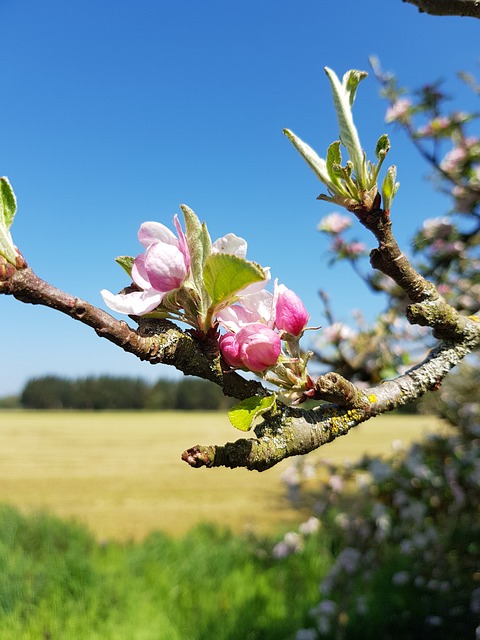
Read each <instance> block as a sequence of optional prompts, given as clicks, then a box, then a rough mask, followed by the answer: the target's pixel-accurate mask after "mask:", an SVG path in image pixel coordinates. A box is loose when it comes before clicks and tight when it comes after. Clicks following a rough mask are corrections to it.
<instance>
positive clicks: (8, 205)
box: [0, 177, 18, 264]
mask: <svg viewBox="0 0 480 640" xmlns="http://www.w3.org/2000/svg"><path fill="white" fill-rule="evenodd" d="M16 211H17V200H16V198H15V194H14V192H13V189H12V187H11V185H10V182H9V181H8V178H5V177H3V178H0V255H2V256H3V257H4V258H6V260H8V261H9V262H11V263H12V264H15V262H16V258H17V255H18V254H17V252H16V251H15V246H14V244H13V240H12V236H11V234H10V227H11V226H12V222H13V219H14V217H15V213H16Z"/></svg>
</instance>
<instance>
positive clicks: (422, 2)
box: [402, 0, 480, 18]
mask: <svg viewBox="0 0 480 640" xmlns="http://www.w3.org/2000/svg"><path fill="white" fill-rule="evenodd" d="M402 1H403V2H407V3H409V4H413V5H415V6H416V7H418V10H419V11H420V13H429V14H430V15H432V16H461V17H469V18H480V2H479V0H402Z"/></svg>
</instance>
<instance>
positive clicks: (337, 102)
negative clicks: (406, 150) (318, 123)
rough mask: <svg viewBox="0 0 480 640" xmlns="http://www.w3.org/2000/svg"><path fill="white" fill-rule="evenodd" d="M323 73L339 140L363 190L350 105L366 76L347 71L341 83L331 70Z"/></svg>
mask: <svg viewBox="0 0 480 640" xmlns="http://www.w3.org/2000/svg"><path fill="white" fill-rule="evenodd" d="M325 73H326V74H327V76H328V79H329V80H330V85H331V88H332V95H333V104H334V107H335V111H336V114H337V120H338V125H339V127H340V140H341V141H342V144H343V145H344V146H345V147H346V148H347V151H348V155H349V156H350V160H351V161H352V162H353V166H354V170H355V177H356V179H357V182H358V186H359V187H360V189H363V188H364V187H365V176H364V168H363V164H364V163H363V151H362V147H361V145H360V139H359V137H358V133H357V129H356V127H355V124H354V122H353V116H352V105H353V101H354V100H355V93H356V90H357V86H358V84H359V83H360V81H361V80H363V78H365V77H366V76H367V74H366V73H365V72H364V71H356V70H351V71H347V73H346V74H345V75H344V76H343V79H342V82H340V80H339V79H338V77H337V76H336V74H335V72H334V71H332V69H329V68H328V67H325Z"/></svg>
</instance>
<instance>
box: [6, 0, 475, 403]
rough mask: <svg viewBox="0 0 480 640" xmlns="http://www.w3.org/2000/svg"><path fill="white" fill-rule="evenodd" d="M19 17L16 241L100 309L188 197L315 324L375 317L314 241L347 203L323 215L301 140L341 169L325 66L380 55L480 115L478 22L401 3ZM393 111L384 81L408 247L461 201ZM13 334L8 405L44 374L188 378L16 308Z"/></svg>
mask: <svg viewBox="0 0 480 640" xmlns="http://www.w3.org/2000/svg"><path fill="white" fill-rule="evenodd" d="M0 21H1V24H2V38H1V40H0V52H1V59H2V76H1V82H2V100H1V106H0V113H1V120H0V121H1V127H2V135H1V154H0V174H1V175H7V176H8V177H9V178H10V180H11V182H12V184H13V186H14V189H15V191H16V193H17V197H18V202H19V211H18V214H17V218H16V220H15V223H14V226H13V229H12V232H13V237H14V240H15V242H16V244H17V245H18V246H19V248H20V250H21V251H22V252H23V254H24V255H25V257H26V259H27V261H28V263H29V265H30V266H31V267H32V268H33V269H34V270H35V272H36V273H37V274H38V275H39V276H41V277H42V278H44V279H46V280H48V281H50V282H51V283H53V284H55V285H57V286H58V287H60V288H63V289H65V290H67V291H68V292H70V293H73V294H75V295H78V296H79V297H82V298H84V299H87V300H88V301H90V302H92V303H93V304H96V305H100V306H103V301H102V299H101V297H100V295H99V291H100V289H103V288H108V289H110V290H112V291H118V290H119V289H121V288H122V287H123V286H125V285H126V284H127V282H126V279H125V278H124V277H123V275H124V274H123V271H122V270H121V269H120V268H119V267H118V266H117V265H116V264H115V262H114V258H115V257H116V256H117V255H124V254H129V255H136V254H137V253H138V252H139V251H140V248H141V247H140V245H139V244H138V241H137V237H136V234H137V230H138V227H139V225H140V224H141V223H142V222H143V221H146V220H158V221H161V222H163V223H164V224H169V225H170V224H171V220H172V217H173V215H174V214H175V213H177V212H179V204H180V203H186V204H188V205H189V206H190V207H191V208H192V209H193V210H194V211H195V212H196V213H197V215H198V216H199V217H200V218H201V219H202V220H206V221H207V224H208V227H209V230H210V233H211V235H212V238H213V239H215V238H217V237H219V236H221V235H224V234H225V233H227V232H234V233H236V234H237V235H240V236H243V237H244V238H245V239H246V240H247V241H248V243H249V257H250V258H251V259H253V260H256V261H257V262H260V263H261V264H263V265H264V266H270V267H271V268H272V273H273V275H274V277H278V278H279V280H280V281H281V282H283V283H284V284H286V285H287V286H288V287H290V288H292V289H294V290H295V291H296V292H297V293H298V294H299V295H300V296H301V297H302V298H303V299H304V301H305V303H306V306H307V307H308V309H309V311H310V313H311V316H312V323H313V324H322V323H324V319H323V317H322V315H321V305H320V302H319V298H318V296H317V291H318V289H319V288H323V289H326V290H328V291H330V293H331V294H332V300H333V305H334V309H335V311H336V312H337V314H338V316H339V317H340V318H344V319H345V318H348V315H349V312H350V310H351V309H353V308H363V309H364V310H365V311H366V313H367V314H371V313H372V311H373V310H375V309H376V308H377V307H378V301H377V300H376V299H375V298H372V297H371V296H370V295H369V294H368V292H367V291H366V289H365V288H364V287H363V285H362V284H361V283H360V282H359V281H358V280H356V279H355V277H354V276H353V275H352V274H351V273H350V271H349V270H348V268H346V267H345V268H343V267H342V268H335V269H329V268H328V267H327V260H328V254H327V253H326V249H327V239H326V238H323V237H322V236H321V235H320V234H319V233H318V232H317V231H316V230H315V227H316V225H317V223H318V221H319V220H320V218H322V217H323V216H325V215H327V214H328V213H330V212H332V211H333V210H334V208H332V207H331V206H329V205H328V204H326V203H320V202H318V201H316V196H317V195H318V194H319V193H320V192H321V191H322V187H321V185H320V183H319V182H318V181H317V180H316V178H315V176H314V175H313V174H312V173H311V172H310V170H309V169H308V167H307V166H306V165H305V164H304V163H303V161H302V160H301V158H300V157H299V156H298V155H297V153H296V151H295V150H294V149H293V147H292V146H291V145H290V143H289V142H288V141H287V139H286V138H285V137H284V136H283V134H282V129H283V128H284V127H288V128H290V129H292V130H293V131H295V133H297V134H298V135H299V136H300V137H302V138H303V139H304V140H305V141H307V142H308V143H309V144H310V145H311V146H313V147H314V148H315V149H316V150H317V152H319V153H320V154H321V155H324V153H325V150H326V148H327V147H328V145H329V144H330V142H332V141H333V140H334V139H336V138H337V135H338V132H337V126H336V122H335V117H334V112H333V108H332V105H331V102H330V98H329V89H328V82H327V79H326V76H325V75H324V73H323V67H324V66H330V67H332V68H333V69H335V70H336V71H337V73H338V74H339V75H340V74H343V73H344V72H345V71H346V70H347V69H350V68H359V69H366V70H368V69H369V66H368V57H369V56H370V55H371V54H376V55H377V56H379V57H380V59H381V62H382V64H383V66H384V68H385V69H388V70H392V71H394V72H396V73H397V74H398V76H399V78H400V80H401V83H402V84H405V85H408V86H413V87H414V86H418V85H420V84H421V83H424V82H426V81H431V80H434V79H437V78H439V77H441V78H444V79H445V81H446V84H445V87H446V88H447V89H448V90H449V92H450V93H452V94H453V95H455V96H458V102H459V105H460V106H465V107H466V108H468V107H470V108H474V107H473V106H472V104H473V103H472V97H471V96H470V94H469V93H468V91H466V90H465V88H464V87H463V86H462V84H461V83H460V82H459V81H457V80H456V78H455V74H456V72H457V71H458V70H459V69H465V70H468V71H471V72H474V73H477V75H478V68H479V59H480V58H479V51H478V48H476V47H475V44H476V43H477V42H478V22H476V21H474V20H472V19H461V18H439V17H432V16H427V15H425V14H420V13H418V12H417V10H416V9H415V8H414V7H413V6H411V5H407V4H404V3H402V2H401V1H400V0H388V1H387V0H364V1H363V2H358V0H344V2H341V3H340V2H339V3H334V2H332V3H327V2H322V1H321V0H315V1H314V0H297V1H296V2H292V1H289V2H287V1H284V0H276V1H275V2H274V1H271V0H263V1H259V0H255V1H254V0H244V1H243V2H241V3H233V2H225V0H222V1H220V0H205V1H204V2H198V1H195V0H177V1H175V2H173V1H172V0H171V1H166V0H165V1H163V0H137V1H136V2H135V3H132V2H126V1H124V0H116V1H115V2H106V1H99V0H82V2H78V1H75V0H70V1H69V2H64V1H61V0H55V1H54V0H43V1H42V2H38V1H36V0H35V1H34V0H23V1H22V2H15V1H14V0H0ZM384 113H385V104H384V103H383V102H382V101H381V100H380V99H379V97H378V86H377V84H376V82H375V80H374V79H373V77H371V76H370V77H369V78H368V79H367V80H366V81H365V82H364V83H362V85H361V86H360V89H359V93H358V96H357V102H356V105H355V115H356V122H357V127H358V129H359V132H360V137H361V140H362V143H363V145H364V147H365V149H366V150H367V153H368V152H371V151H372V150H373V147H374V144H375V142H376V139H377V138H378V136H379V135H380V134H382V133H384V132H385V131H387V132H388V133H389V135H390V137H391V141H392V151H391V153H390V157H389V161H390V163H395V164H396V165H397V166H398V174H399V179H400V181H401V183H402V186H401V189H400V192H399V194H398V196H397V199H396V201H395V207H394V211H393V215H394V223H395V226H396V229H397V233H398V237H399V239H400V240H401V241H402V243H404V244H405V246H406V248H407V249H408V239H409V238H410V236H411V235H412V232H413V231H414V229H415V228H416V227H417V226H418V225H419V224H420V222H421V220H422V219H423V218H424V217H428V216H434V215H441V214H442V213H443V212H444V211H445V210H446V208H447V206H448V203H447V201H446V200H444V199H443V198H442V196H441V195H439V194H435V193H434V192H433V191H432V189H431V185H429V184H428V183H426V182H425V180H424V178H425V175H426V174H427V167H426V165H425V164H424V163H423V162H422V161H421V160H420V159H419V158H418V157H417V155H416V153H415V151H414V150H413V149H412V148H411V147H410V145H409V144H408V143H407V142H406V141H405V139H404V137H403V136H402V135H400V134H399V133H398V132H396V131H395V129H392V127H387V126H386V125H385V124H384ZM358 236H359V237H363V234H362V232H361V230H360V229H359V232H358ZM367 240H368V244H369V245H370V246H373V245H372V242H371V240H370V239H369V238H367ZM0 330H1V332H2V338H3V339H2V361H3V375H2V387H1V388H0V396H1V395H6V394H8V393H15V392H17V391H19V390H20V389H21V387H22V385H23V384H24V383H25V381H26V380H27V379H28V378H30V377H32V376H37V375H43V374H45V373H54V374H59V375H66V376H84V375H89V374H101V373H110V374H116V375H125V374H127V375H135V376H137V375H140V376H144V377H146V378H148V379H156V378H158V377H160V376H167V375H172V372H171V371H170V370H169V369H167V368H165V367H159V366H156V367H152V366H151V365H148V364H146V363H140V362H137V361H136V359H135V358H134V357H133V356H131V355H129V354H126V353H124V352H122V351H121V350H119V349H118V348H117V347H114V346H113V345H111V344H109V343H108V342H107V341H105V340H100V339H99V338H97V337H96V335H95V334H94V333H93V332H92V331H91V330H90V329H88V328H87V327H84V326H82V325H81V324H79V323H75V322H74V321H72V320H70V319H69V318H67V317H63V316H61V315H60V314H58V313H55V312H53V311H50V310H48V309H43V308H41V307H32V306H29V305H28V306H27V305H24V304H22V303H20V302H17V301H15V300H13V299H11V298H7V297H4V296H2V297H0Z"/></svg>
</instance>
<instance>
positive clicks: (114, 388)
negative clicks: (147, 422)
mask: <svg viewBox="0 0 480 640" xmlns="http://www.w3.org/2000/svg"><path fill="white" fill-rule="evenodd" d="M10 400H12V399H10ZM231 405H232V401H231V400H230V399H229V398H226V397H225V396H224V395H223V394H222V392H221V390H220V388H219V387H218V386H217V385H215V384H213V383H212V382H208V381H205V380H200V379H199V378H182V379H180V380H178V381H173V380H158V382H155V383H153V384H151V383H148V382H146V381H145V380H143V379H141V378H129V377H115V376H99V377H87V378H78V379H75V380H69V379H66V378H61V377H57V376H43V377H39V378H32V379H30V380H29V381H28V382H27V383H26V385H25V387H24V389H23V391H22V393H21V394H20V396H19V398H18V404H17V406H21V407H23V408H25V409H85V410H92V409H93V410H107V409H137V410H139V409H144V410H152V411H154V410H162V409H163V410H167V409H171V410H172V409H177V410H181V411H194V410H203V411H205V410H207V411H214V410H220V409H223V410H224V409H226V408H228V407H230V406H231ZM4 406H5V405H4ZM10 406H12V403H11V402H10Z"/></svg>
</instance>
